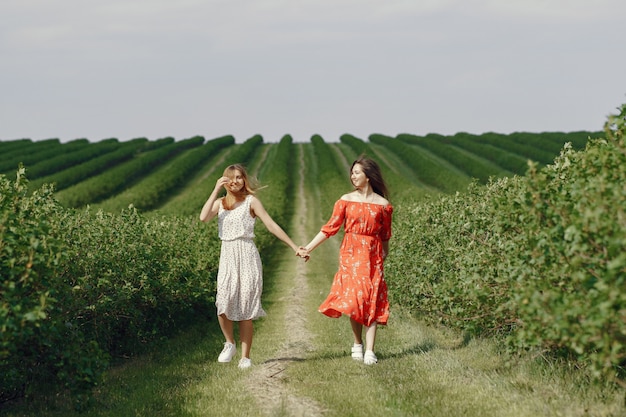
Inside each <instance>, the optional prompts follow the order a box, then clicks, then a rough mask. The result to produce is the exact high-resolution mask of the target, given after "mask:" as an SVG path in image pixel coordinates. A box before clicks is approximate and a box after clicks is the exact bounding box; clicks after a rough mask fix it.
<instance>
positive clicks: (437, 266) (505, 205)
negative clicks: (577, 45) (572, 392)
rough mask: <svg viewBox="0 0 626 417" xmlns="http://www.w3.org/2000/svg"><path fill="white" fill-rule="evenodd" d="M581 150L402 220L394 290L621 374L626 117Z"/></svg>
mask: <svg viewBox="0 0 626 417" xmlns="http://www.w3.org/2000/svg"><path fill="white" fill-rule="evenodd" d="M625 115H626V106H624V107H622V113H621V115H619V116H616V117H612V118H610V119H609V123H608V126H607V132H608V135H607V139H596V140H592V141H591V142H590V143H589V144H588V145H587V147H586V149H585V150H584V151H575V150H573V149H572V148H571V147H570V146H569V145H567V146H566V147H565V148H564V149H563V151H562V153H561V155H560V156H559V157H557V158H556V159H555V161H554V163H553V164H551V165H548V166H546V167H544V168H543V169H538V168H537V166H536V165H534V164H531V168H530V170H529V173H528V176H527V177H513V178H503V179H500V180H498V181H495V182H492V183H489V184H488V185H487V186H485V187H478V186H475V185H474V186H472V187H470V189H469V190H468V192H467V193H464V194H459V193H457V194H456V195H454V196H445V197H442V198H440V199H438V200H434V201H431V202H430V203H429V204H422V205H415V204H411V203H407V202H405V203H404V206H402V207H398V208H397V210H396V215H395V218H394V231H395V233H394V249H393V252H392V256H390V258H389V260H388V262H387V266H386V273H387V276H388V281H389V284H390V290H391V294H392V297H393V298H394V299H395V300H396V302H398V303H401V304H405V305H407V306H410V307H411V308H413V309H414V310H415V311H416V312H417V313H419V314H422V315H424V316H425V317H427V318H428V319H430V320H432V321H437V322H444V323H446V324H450V325H453V326H456V327H459V328H462V329H466V330H468V331H472V332H475V333H495V332H502V333H504V334H506V335H507V338H508V341H509V343H510V346H511V347H513V348H515V349H528V348H539V349H545V350H547V351H550V352H554V353H561V354H565V355H567V356H568V357H570V358H576V359H577V360H579V361H581V363H587V364H589V365H590V366H591V367H592V369H593V370H594V372H595V375H596V376H597V377H601V376H604V377H609V378H612V377H613V376H614V375H615V372H616V370H619V369H620V367H623V365H624V362H625V361H626V293H625V292H624V288H625V284H626V283H625V280H626V252H624V249H623V248H624V247H626V186H625V184H626V146H625V144H624V138H623V131H624V116H625Z"/></svg>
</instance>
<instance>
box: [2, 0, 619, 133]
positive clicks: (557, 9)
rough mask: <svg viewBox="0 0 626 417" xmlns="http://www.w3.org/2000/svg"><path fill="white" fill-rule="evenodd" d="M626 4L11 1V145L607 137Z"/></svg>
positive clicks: (5, 113) (6, 89)
mask: <svg viewBox="0 0 626 417" xmlns="http://www.w3.org/2000/svg"><path fill="white" fill-rule="evenodd" d="M625 16H626V1H624V0H593V1H591V0H422V1H420V0H358V1H357V0H290V1H288V0H140V1H137V0H107V1H100V0H1V2H0V140H11V139H21V138H29V139H32V140H41V139H48V138H59V139H61V140H62V141H68V140H72V139H77V138H87V139H89V140H91V141H94V142H95V141H99V140H102V139H105V138H111V137H114V138H118V139H119V140H122V141H123V140H129V139H132V138H136V137H147V138H148V139H151V140H155V139H158V138H162V137H166V136H173V137H174V138H176V139H177V140H181V139H185V138H188V137H191V136H194V135H202V136H204V137H206V138H207V139H211V138H215V137H219V136H222V135H227V134H232V135H233V136H235V138H236V140H237V142H238V143H240V142H243V141H244V140H246V139H248V138H249V137H251V136H252V135H255V134H261V135H262V136H263V138H264V140H265V142H276V141H278V140H280V138H282V137H283V136H284V135H285V134H291V135H292V136H293V138H294V141H296V142H308V141H309V140H310V138H311V136H312V135H313V134H320V135H321V136H322V137H323V138H324V139H325V140H326V141H329V142H336V141H338V140H339V137H340V136H341V135H342V134H344V133H350V134H353V135H355V136H357V137H361V138H363V139H367V137H368V136H369V135H370V134H372V133H382V134H386V135H391V136H395V135H397V134H398V133H413V134H417V135H423V134H427V133H440V134H444V135H448V134H454V133H457V132H461V131H462V132H469V133H476V134H480V133H484V132H498V133H511V132H515V131H526V132H543V131H563V132H569V131H576V130H601V129H602V125H603V124H604V121H605V120H606V116H607V115H608V114H610V113H615V112H616V108H617V107H618V106H620V105H621V104H622V103H624V102H626V81H625V80H626V54H625V53H624V48H626V46H625V43H624V39H625V38H626V26H624V17H625Z"/></svg>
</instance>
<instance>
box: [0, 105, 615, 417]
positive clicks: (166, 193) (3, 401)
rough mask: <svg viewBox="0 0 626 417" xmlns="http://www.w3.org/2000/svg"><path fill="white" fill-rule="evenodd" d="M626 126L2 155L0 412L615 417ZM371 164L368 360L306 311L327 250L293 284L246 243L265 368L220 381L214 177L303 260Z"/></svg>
mask: <svg viewBox="0 0 626 417" xmlns="http://www.w3.org/2000/svg"><path fill="white" fill-rule="evenodd" d="M625 109H626V106H625V107H624V108H622V114H621V115H616V116H612V117H610V118H609V120H608V121H607V124H606V126H605V127H604V130H599V131H596V132H546V133H523V132H522V133H514V134H509V135H502V134H496V133H485V134H482V135H471V134H467V133H458V134H456V135H453V136H443V135H434V134H431V135H426V136H417V135H411V134H401V135H398V136H397V137H390V136H385V135H381V134H373V135H371V136H370V137H368V138H357V137H354V136H352V135H343V136H342V137H341V138H340V141H339V142H329V141H326V140H324V138H322V137H320V136H317V135H316V136H313V137H312V138H311V139H310V141H309V142H306V143H294V142H293V140H292V138H291V137H290V136H289V135H286V136H285V137H283V138H282V139H281V140H280V142H277V143H266V142H264V140H263V138H262V137H261V136H254V137H251V138H248V139H246V140H243V141H241V142H238V141H236V140H235V138H233V137H231V136H225V137H219V138H203V137H192V138H188V139H184V140H174V139H173V138H163V139H159V140H147V139H145V138H138V139H135V140H132V141H128V142H121V141H118V140H116V139H109V140H106V141H101V142H95V143H91V142H89V141H87V140H84V139H81V140H76V141H71V142H67V143H61V142H59V141H58V140H55V139H51V140H47V141H37V142H35V141H30V140H16V141H0V155H1V156H0V173H3V174H2V175H3V177H2V180H1V182H0V188H1V189H2V194H1V195H2V197H1V200H0V204H1V205H0V216H2V223H1V224H0V238H1V240H0V257H1V261H2V264H1V265H0V271H1V272H2V283H1V287H0V288H1V291H2V293H1V294H2V305H1V308H0V328H1V329H2V339H1V340H0V342H1V344H0V375H2V380H1V381H0V415H6V416H26V415H73V413H79V412H82V413H83V414H82V415H176V416H178V415H180V416H187V415H194V416H195V415H224V414H232V415H286V416H291V415H312V416H318V415H328V416H344V415H360V416H363V415H372V416H378V415H398V416H404V415H433V416H440V415H441V416H443V415H450V414H451V415H468V416H484V415H494V416H500V415H506V416H517V415H528V416H531V415H533V416H534V415H580V416H583V415H585V416H587V415H598V416H600V415H602V416H609V415H620V414H622V413H625V412H626V408H624V399H625V397H624V387H625V386H626V385H625V382H624V380H625V379H624V378H625V374H624V365H625V363H626V291H624V290H625V289H626V282H625V279H626V252H625V251H624V249H623V248H624V247H626V214H625V208H626V146H625V145H624V139H623V136H622V135H623V131H624V113H626V110H625ZM363 153H364V154H366V155H368V156H370V157H372V158H374V159H375V160H377V161H378V162H379V164H380V165H381V168H382V170H383V174H384V176H385V179H386V180H387V182H388V185H389V188H390V192H391V197H390V200H391V202H392V204H393V205H394V208H395V211H394V222H393V237H392V241H391V243H390V252H391V253H390V256H389V258H388V261H387V264H386V277H387V282H388V285H389V291H390V301H391V304H392V311H393V316H392V319H391V320H390V324H389V326H388V328H385V329H383V330H382V331H381V335H380V342H378V344H379V345H380V348H379V349H380V354H379V358H380V359H381V361H380V363H379V364H377V365H376V366H375V369H362V368H360V367H357V366H355V364H354V363H350V362H349V361H348V362H347V363H346V361H345V358H344V357H343V355H344V351H345V349H346V348H347V347H348V343H350V339H349V338H348V336H347V333H346V332H347V331H348V327H346V323H345V322H344V321H342V320H328V319H325V318H323V317H319V316H320V315H319V314H318V313H316V306H317V305H318V304H319V302H320V299H319V298H320V295H319V294H322V293H323V292H324V291H325V290H326V289H327V287H328V285H329V283H330V279H332V275H333V273H334V272H333V270H334V268H335V267H336V261H335V257H336V251H337V249H336V248H337V246H336V245H338V242H339V239H338V238H335V240H336V241H335V242H334V243H328V244H326V245H325V246H323V247H322V249H321V251H320V253H319V254H318V252H316V253H314V254H313V258H312V260H311V261H310V262H309V263H308V264H306V266H304V264H302V263H301V262H300V263H298V260H297V259H292V256H293V254H290V253H289V251H288V250H286V248H285V246H284V245H283V244H282V243H281V242H279V241H277V240H276V239H275V238H274V237H273V236H271V235H270V234H269V233H268V232H267V231H266V230H265V229H264V228H263V226H262V225H260V226H257V238H256V241H257V245H258V246H259V249H260V251H261V255H262V258H263V262H264V268H265V271H266V272H265V276H266V277H268V278H266V288H265V290H264V306H265V307H266V309H267V310H268V312H269V316H268V318H267V319H264V320H262V321H261V322H260V323H259V324H258V326H257V333H256V335H255V347H254V349H253V351H254V352H255V353H253V354H256V355H258V356H257V358H258V359H255V363H258V365H259V366H256V367H253V368H256V370H255V371H253V372H251V373H250V374H249V375H242V374H241V373H240V372H238V371H237V370H236V368H233V369H226V368H224V367H220V366H217V364H216V363H214V362H215V360H214V356H216V353H218V351H219V349H220V345H221V343H222V341H221V334H220V333H219V327H218V326H217V323H216V321H215V317H214V311H213V301H214V292H215V276H216V273H217V271H216V269H217V259H218V257H219V240H218V239H217V225H216V223H215V222H213V223H208V224H202V223H200V222H199V221H198V219H197V216H198V214H199V212H200V209H201V207H202V205H203V203H204V201H205V200H206V198H207V197H208V195H209V194H210V192H211V191H212V189H213V187H214V185H215V182H216V180H217V179H218V178H219V177H220V176H221V174H222V171H223V169H224V168H225V167H226V166H227V165H229V164H232V163H243V164H244V165H246V166H247V167H248V169H249V172H250V174H252V175H254V176H256V177H257V178H258V180H259V181H260V182H261V183H262V184H263V185H266V186H267V187H265V188H263V189H262V190H261V191H260V193H259V197H260V199H261V200H262V201H263V204H264V205H265V207H266V209H267V210H268V212H269V213H270V214H271V215H272V217H273V218H274V219H275V220H276V221H277V222H278V223H279V224H280V225H281V226H282V227H283V228H284V229H285V230H286V231H288V233H289V234H290V235H291V236H292V237H293V238H294V240H295V241H296V243H306V242H308V240H310V238H311V237H312V236H313V235H314V234H315V233H316V232H317V231H318V230H319V227H321V225H322V224H323V223H324V222H325V221H326V219H327V217H328V216H329V215H330V212H331V210H332V205H333V203H334V201H335V200H336V199H338V198H339V197H340V196H341V195H342V194H343V193H345V192H347V191H349V190H350V183H349V168H350V164H351V163H352V161H353V160H354V159H355V158H356V157H357V156H359V155H360V154H363ZM16 173H17V176H16ZM333 245H335V246H333ZM316 257H319V259H316ZM329 259H330V260H332V262H330V261H329ZM269 277H273V278H269ZM294 277H295V278H294ZM294 280H296V283H294ZM296 289H297V290H298V291H299V292H298V294H297V297H296V298H295V299H293V300H292V299H291V297H292V296H293V292H294V291H296ZM290 294H291V296H290ZM294 310H297V311H298V314H297V315H295V316H294V315H293V314H294V313H293V311H294ZM272 317H274V319H271V318H272ZM393 318H396V320H395V321H394V320H393ZM294 323H297V324H294ZM290 326H291V327H290ZM293 326H297V327H295V328H294V327H293ZM298 337H300V338H298ZM282 339H286V341H285V344H286V346H287V345H288V346H287V347H285V346H283V345H280V346H279V345H278V344H277V343H275V341H276V340H282ZM342 344H345V346H344V345H342ZM281 346H283V347H281ZM256 352H258V353H256ZM285 358H286V359H285ZM277 367H278V368H277ZM274 371H275V372H277V373H276V375H280V376H279V377H276V378H274V375H272V373H273V372H274ZM269 375H272V376H269ZM272 378H274V379H272ZM146 379H147V380H146ZM148 380H149V381H148ZM353 385H354V386H355V389H354V390H353V389H351V387H352V386H353ZM252 386H261V388H251V387H252ZM346 386H347V387H348V388H349V389H347V390H346V389H345V388H346ZM120 387H127V390H125V391H123V390H121V388H120ZM246 387H247V388H246ZM348 391H349V392H348ZM215 392H219V393H220V394H219V395H218V394H216V393H215ZM221 411H224V413H222V412H221Z"/></svg>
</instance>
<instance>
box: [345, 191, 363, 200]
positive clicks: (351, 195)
mask: <svg viewBox="0 0 626 417" xmlns="http://www.w3.org/2000/svg"><path fill="white" fill-rule="evenodd" d="M340 200H343V201H359V200H358V196H357V192H356V191H352V192H349V193H346V194H344V195H342V196H341V198H340Z"/></svg>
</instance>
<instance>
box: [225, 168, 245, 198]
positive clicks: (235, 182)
mask: <svg viewBox="0 0 626 417" xmlns="http://www.w3.org/2000/svg"><path fill="white" fill-rule="evenodd" d="M228 178H230V181H229V182H228V184H227V186H228V190H229V191H230V192H231V193H237V192H240V191H241V190H242V189H243V186H244V185H245V183H244V179H243V175H242V174H241V171H239V170H234V171H233V172H232V174H231V175H229V176H228Z"/></svg>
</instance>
